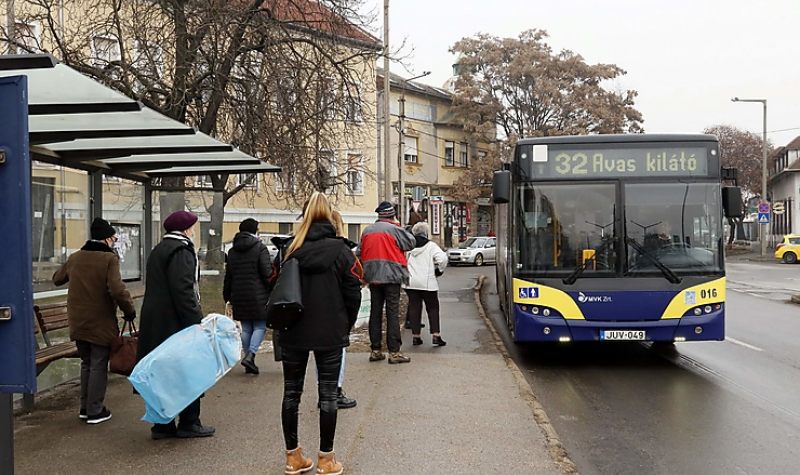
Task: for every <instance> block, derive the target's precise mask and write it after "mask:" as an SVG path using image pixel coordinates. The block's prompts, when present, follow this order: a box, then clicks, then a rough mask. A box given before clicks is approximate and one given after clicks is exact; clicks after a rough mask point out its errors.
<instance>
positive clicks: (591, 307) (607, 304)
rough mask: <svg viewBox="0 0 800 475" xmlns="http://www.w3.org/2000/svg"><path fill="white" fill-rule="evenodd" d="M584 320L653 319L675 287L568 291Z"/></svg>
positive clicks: (663, 306) (660, 313) (672, 295)
mask: <svg viewBox="0 0 800 475" xmlns="http://www.w3.org/2000/svg"><path fill="white" fill-rule="evenodd" d="M567 293H568V294H569V296H570V297H572V298H573V299H574V300H575V303H577V304H578V308H580V309H581V311H582V312H583V315H584V316H585V317H586V319H587V320H593V321H594V320H602V321H609V320H610V321H640V320H646V321H655V320H659V319H661V315H662V314H663V313H664V310H666V308H667V305H669V303H670V301H671V300H672V298H673V297H675V295H676V294H677V292H675V291H674V290H668V291H647V290H614V291H607V292H604V291H582V292H567Z"/></svg>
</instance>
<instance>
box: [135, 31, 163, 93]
mask: <svg viewBox="0 0 800 475" xmlns="http://www.w3.org/2000/svg"><path fill="white" fill-rule="evenodd" d="M133 54H134V58H133V67H134V68H135V69H136V75H137V79H136V83H135V84H134V87H135V88H136V89H137V90H143V89H146V85H145V84H142V82H141V78H147V79H149V80H150V81H153V82H155V81H158V80H159V79H161V77H162V76H163V75H164V50H163V49H162V48H161V46H159V45H158V44H156V43H153V42H150V41H144V40H136V41H135V42H134V48H133Z"/></svg>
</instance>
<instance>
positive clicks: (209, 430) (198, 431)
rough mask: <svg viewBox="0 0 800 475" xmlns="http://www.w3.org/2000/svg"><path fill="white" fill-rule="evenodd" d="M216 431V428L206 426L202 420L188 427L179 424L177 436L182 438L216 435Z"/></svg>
mask: <svg viewBox="0 0 800 475" xmlns="http://www.w3.org/2000/svg"><path fill="white" fill-rule="evenodd" d="M214 432H216V429H214V428H213V427H211V426H204V425H203V424H201V423H200V421H197V422H195V423H194V424H192V425H190V426H187V427H181V426H178V430H177V432H175V436H176V437H178V438H180V439H194V438H196V437H211V436H212V435H214Z"/></svg>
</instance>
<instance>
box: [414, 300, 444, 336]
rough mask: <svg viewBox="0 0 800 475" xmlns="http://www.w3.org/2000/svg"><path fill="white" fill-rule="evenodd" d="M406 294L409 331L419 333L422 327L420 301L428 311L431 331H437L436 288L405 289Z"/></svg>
mask: <svg viewBox="0 0 800 475" xmlns="http://www.w3.org/2000/svg"><path fill="white" fill-rule="evenodd" d="M406 294H408V318H409V320H410V321H411V333H413V334H414V335H419V332H420V330H421V327H422V302H425V310H426V311H427V312H428V322H429V323H430V331H431V333H439V292H437V291H436V290H416V289H406Z"/></svg>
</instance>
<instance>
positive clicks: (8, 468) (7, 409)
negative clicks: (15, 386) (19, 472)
mask: <svg viewBox="0 0 800 475" xmlns="http://www.w3.org/2000/svg"><path fill="white" fill-rule="evenodd" d="M0 471H2V472H3V473H7V474H9V475H14V399H13V395H12V394H9V393H0Z"/></svg>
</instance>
